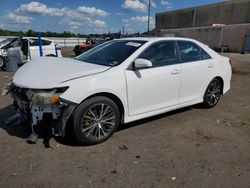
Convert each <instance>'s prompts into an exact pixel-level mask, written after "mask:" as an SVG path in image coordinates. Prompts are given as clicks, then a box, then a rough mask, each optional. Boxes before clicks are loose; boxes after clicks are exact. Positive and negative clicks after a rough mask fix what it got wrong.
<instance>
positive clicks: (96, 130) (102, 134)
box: [73, 96, 120, 145]
mask: <svg viewBox="0 0 250 188" xmlns="http://www.w3.org/2000/svg"><path fill="white" fill-rule="evenodd" d="M119 122H120V112H119V109H118V107H117V105H116V104H115V103H114V101H112V100H111V99H109V98H107V97H102V96H98V97H93V98H90V99H88V100H86V101H85V102H83V103H82V104H80V105H79V106H78V107H77V108H76V110H75V111H74V113H73V124H74V125H73V133H74V135H75V137H76V139H77V140H78V141H80V142H81V143H82V144H84V145H93V144H98V143H101V142H104V141H105V140H107V139H108V138H109V137H111V136H112V134H113V133H114V132H115V130H116V128H117V126H118V124H119Z"/></svg>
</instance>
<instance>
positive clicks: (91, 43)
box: [73, 33, 121, 56]
mask: <svg viewBox="0 0 250 188" xmlns="http://www.w3.org/2000/svg"><path fill="white" fill-rule="evenodd" d="M119 38H121V33H108V34H103V35H101V36H99V37H98V38H97V40H93V39H87V40H86V41H85V43H83V44H80V45H76V46H75V47H74V49H73V51H74V52H75V55H76V56H78V55H80V54H82V53H83V52H86V51H88V50H90V49H92V48H94V47H96V46H98V45H100V44H102V43H104V42H106V41H110V40H113V39H119Z"/></svg>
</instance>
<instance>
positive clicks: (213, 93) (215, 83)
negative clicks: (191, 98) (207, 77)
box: [203, 78, 223, 108]
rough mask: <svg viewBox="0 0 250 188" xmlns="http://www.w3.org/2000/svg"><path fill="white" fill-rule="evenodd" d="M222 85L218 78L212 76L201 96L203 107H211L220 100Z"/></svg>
mask: <svg viewBox="0 0 250 188" xmlns="http://www.w3.org/2000/svg"><path fill="white" fill-rule="evenodd" d="M222 90H223V85H222V83H221V81H220V80H218V79H217V78H214V79H213V80H212V81H211V82H210V83H209V85H208V87H207V89H206V91H205V94H204V97H203V106H204V107H205V108H212V107H214V106H216V104H217V103H218V102H219V100H220V96H221V94H222Z"/></svg>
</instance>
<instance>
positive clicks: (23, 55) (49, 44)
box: [0, 37, 62, 69]
mask: <svg viewBox="0 0 250 188" xmlns="http://www.w3.org/2000/svg"><path fill="white" fill-rule="evenodd" d="M41 41H42V51H43V56H52V57H62V54H61V48H60V47H59V46H58V45H57V44H55V42H54V41H53V40H50V39H44V38H42V40H41ZM17 54H20V59H21V63H25V62H27V61H29V60H31V59H34V58H37V57H40V51H39V41H38V38H36V37H16V38H8V39H5V40H3V41H1V42H0V69H3V68H4V66H5V63H6V62H7V61H8V60H9V59H11V56H16V55H17Z"/></svg>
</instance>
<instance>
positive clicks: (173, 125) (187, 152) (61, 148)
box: [0, 49, 250, 188]
mask: <svg viewBox="0 0 250 188" xmlns="http://www.w3.org/2000/svg"><path fill="white" fill-rule="evenodd" d="M71 50H72V49H66V50H65V49H63V54H64V55H66V56H70V57H73V56H74V55H73V53H72V51H71ZM229 56H230V57H232V59H233V78H232V85H231V90H230V91H229V92H228V93H227V94H226V95H225V96H222V98H221V100H220V102H219V104H218V105H217V106H216V107H215V108H213V109H201V108H199V106H192V107H188V108H184V109H180V110H177V111H174V112H170V113H166V114H163V115H159V116H156V117H152V118H148V119H146V120H142V121H137V122H135V123H130V124H128V125H125V126H122V127H121V128H120V129H119V130H118V131H117V132H116V133H115V134H114V135H113V136H112V137H111V138H110V139H109V140H108V141H106V142H105V143H102V144H99V145H95V146H88V147H84V146H80V145H78V144H77V143H75V142H74V141H72V140H71V139H66V140H63V139H58V138H54V137H52V136H51V134H50V132H49V131H48V128H47V127H46V124H42V125H41V126H40V127H39V129H38V130H37V131H38V133H39V140H38V143H37V144H34V145H30V144H27V143H26V141H25V138H26V137H27V136H28V135H29V128H28V126H27V125H11V126H6V125H5V124H4V120H5V119H6V118H7V117H9V116H10V115H11V114H13V113H14V109H13V106H12V105H11V104H12V100H11V98H10V96H5V97H0V152H1V154H0V180H1V181H0V187H84V188H87V187H115V188H117V187H191V188H193V187H199V188H200V187H208V188H210V187H213V188H216V187H218V188H221V187H226V188H228V187H240V188H244V187H246V188H247V187H249V186H250V56H247V55H235V54H229ZM11 75H12V74H11V73H7V72H0V87H2V86H3V84H4V83H5V82H6V81H7V80H8V77H9V76H11Z"/></svg>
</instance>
